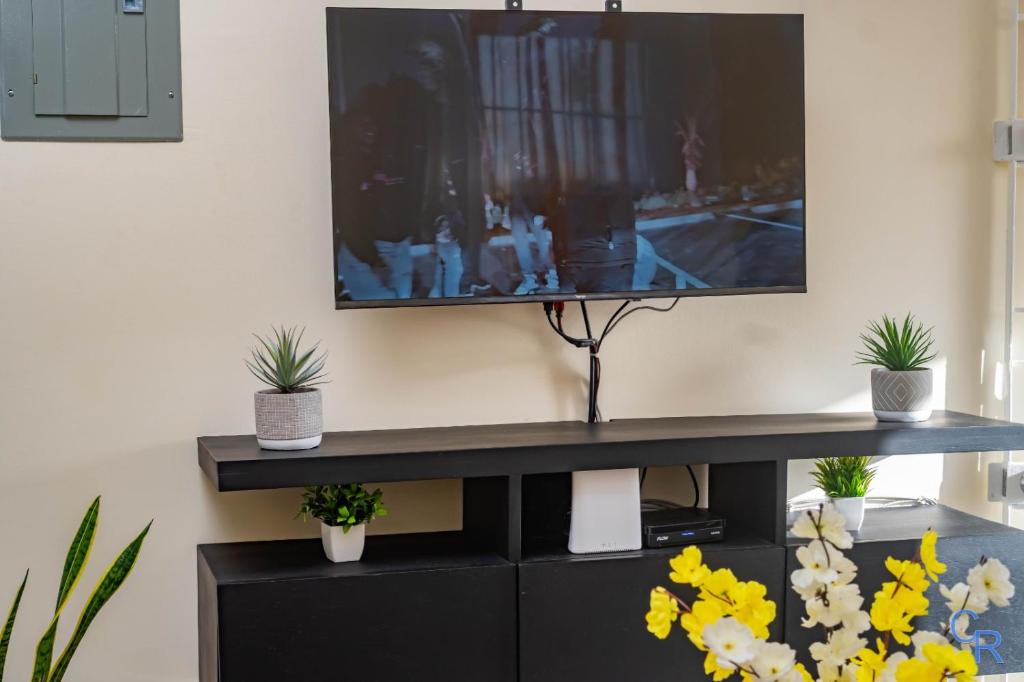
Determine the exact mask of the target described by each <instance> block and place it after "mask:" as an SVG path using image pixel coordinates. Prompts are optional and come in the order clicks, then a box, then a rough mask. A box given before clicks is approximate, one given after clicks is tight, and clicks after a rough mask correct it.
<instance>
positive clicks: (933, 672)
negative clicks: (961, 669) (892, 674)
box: [896, 658, 946, 682]
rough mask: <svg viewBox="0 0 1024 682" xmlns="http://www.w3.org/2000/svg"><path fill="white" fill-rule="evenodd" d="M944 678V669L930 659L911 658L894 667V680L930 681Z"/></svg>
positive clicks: (907, 681)
mask: <svg viewBox="0 0 1024 682" xmlns="http://www.w3.org/2000/svg"><path fill="white" fill-rule="evenodd" d="M944 679H946V670H945V668H943V667H942V666H939V665H936V664H934V663H932V662H931V661H922V660H921V659H920V658H911V659H909V660H907V661H904V662H903V663H900V664H899V666H898V667H897V668H896V682H931V681H932V680H936V681H938V680H944Z"/></svg>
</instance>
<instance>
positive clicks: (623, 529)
mask: <svg viewBox="0 0 1024 682" xmlns="http://www.w3.org/2000/svg"><path fill="white" fill-rule="evenodd" d="M640 525H641V524H640V470H639V469H610V470H606V471H574V472H573V473H572V515H571V516H570V521H569V551H570V552H572V553H573V554H593V553H595V552H624V551H627V550H634V549H640V547H641V546H642V545H643V540H642V533H641V529H640Z"/></svg>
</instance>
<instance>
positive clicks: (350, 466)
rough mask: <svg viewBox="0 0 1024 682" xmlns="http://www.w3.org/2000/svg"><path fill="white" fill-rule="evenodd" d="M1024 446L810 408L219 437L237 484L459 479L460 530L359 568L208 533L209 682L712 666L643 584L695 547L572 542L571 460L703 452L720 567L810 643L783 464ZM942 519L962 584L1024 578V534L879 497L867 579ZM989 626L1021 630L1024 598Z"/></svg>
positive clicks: (556, 676)
mask: <svg viewBox="0 0 1024 682" xmlns="http://www.w3.org/2000/svg"><path fill="white" fill-rule="evenodd" d="M1019 449H1024V425H1020V424H1011V423H1007V422H1002V421H997V420H992V419H985V418H981V417H974V416H970V415H965V414H960V413H955V412H941V411H940V412H936V413H935V415H934V417H933V418H932V419H931V420H930V421H928V422H924V423H918V424H894V423H888V424H883V423H879V422H876V421H875V419H874V418H873V417H872V416H871V415H868V414H804V415H754V416H730V417H692V418H671V419H633V420H623V421H613V422H607V423H600V424H585V423H577V422H569V423H536V424H510V425H495V426H466V427H451V428H433V429H408V430H389V431H367V432H352V433H333V434H325V435H324V441H323V444H322V445H321V447H320V448H317V449H315V450H309V451H304V452H298V453H275V452H269V451H263V450H260V449H259V448H258V447H257V445H256V440H255V437H253V436H219V437H203V438H200V439H199V463H200V466H201V467H202V468H203V471H204V472H205V473H206V475H207V476H208V477H209V478H210V480H211V481H212V483H213V484H214V486H215V487H216V488H217V489H218V490H221V491H232V490H255V489H269V488H285V487H295V486H300V485H309V484H325V483H343V482H388V481H407V480H426V479H440V478H461V479H462V480H463V530H462V531H458V532H451V533H426V534H407V535H394V536H380V537H371V538H368V539H367V548H366V553H365V555H364V558H363V560H362V561H360V562H358V563H352V564H331V563H330V562H328V561H327V560H326V559H325V558H324V557H323V553H322V550H321V548H320V545H319V541H318V540H286V541H274V542H249V543H228V544H217V545H202V546H200V547H199V548H198V560H199V567H198V570H199V651H200V679H201V680H202V682H215V681H217V682H241V681H244V682H290V681H292V680H296V681H297V680H307V679H332V680H335V679H337V680H348V679H352V680H356V679H360V680H373V681H375V682H391V681H396V682H397V681H399V680H400V681H402V682H406V681H410V680H416V681H429V680H445V681H451V682H457V681H460V680H467V681H468V680H472V681H473V682H490V681H492V680H493V681H495V682H501V681H509V682H512V681H514V680H521V681H523V682H546V681H548V680H551V681H554V680H559V681H567V680H570V681H571V680H588V682H600V681H602V680H609V681H611V680H625V679H644V680H651V681H655V682H656V681H658V680H679V679H693V680H699V679H703V672H702V665H701V663H702V658H701V657H700V655H699V654H698V652H696V651H695V650H694V649H693V647H692V646H691V645H690V644H689V643H688V642H687V641H685V638H684V637H682V636H679V637H672V638H670V639H669V640H668V641H664V642H662V641H658V640H656V639H654V638H653V637H652V636H651V635H649V634H648V633H647V632H646V630H645V628H644V620H643V616H644V613H645V612H646V609H647V595H648V592H649V590H650V588H651V587H653V586H654V585H657V584H660V583H664V582H665V581H666V580H667V572H668V564H667V561H668V559H669V558H670V557H672V556H674V555H675V554H676V553H677V552H678V551H679V548H677V547H666V548H658V549H643V550H639V551H634V552H620V553H615V554H595V555H586V556H579V555H572V554H569V552H568V551H567V549H566V547H565V544H564V538H563V537H562V535H561V529H562V528H563V527H564V516H565V513H566V511H567V509H568V502H569V500H568V494H569V490H568V484H567V480H566V478H567V476H566V475H567V473H568V472H571V471H581V470H598V469H612V468H624V467H643V466H653V467H657V466H675V465H682V464H697V463H706V464H708V465H709V491H708V492H709V495H708V501H709V507H710V509H711V510H712V511H714V512H715V513H717V514H718V515H720V516H722V517H723V518H724V519H725V520H726V521H727V523H728V529H729V531H728V535H727V537H726V539H725V540H724V541H723V542H717V543H713V544H709V545H705V546H704V551H705V555H706V558H707V561H708V562H709V563H710V564H712V565H718V566H729V567H730V568H732V569H733V570H734V571H735V572H736V573H737V574H738V575H741V576H743V577H744V578H747V579H756V580H760V581H762V582H764V583H765V584H766V585H768V586H769V596H770V597H771V598H773V599H775V600H776V601H777V602H778V603H779V617H778V618H777V620H776V623H775V625H774V628H775V629H774V633H773V634H774V635H775V636H777V637H781V638H785V639H786V640H788V641H791V642H793V643H802V642H804V641H806V637H807V636H808V633H807V632H806V631H804V630H803V628H801V627H800V626H799V620H800V604H799V603H798V601H796V600H795V595H793V594H792V593H791V591H790V590H788V589H787V576H788V574H789V572H790V571H791V570H792V564H793V562H794V561H795V557H794V546H793V543H792V542H790V541H789V540H787V537H786V529H785V500H786V463H787V461H788V460H790V459H809V458H814V457H819V456H825V455H859V454H877V455H904V454H914V453H972V452H979V451H999V450H1019ZM927 527H932V528H934V529H935V530H936V531H937V532H938V533H939V536H940V546H939V551H940V554H941V556H942V557H943V558H944V559H945V560H946V561H947V562H948V563H949V564H950V571H951V574H950V575H951V576H953V577H954V579H962V578H963V575H961V574H962V573H964V572H965V571H966V569H967V567H969V566H970V565H973V563H975V562H976V561H977V560H978V558H979V557H980V556H981V554H987V555H990V556H998V557H1000V558H1001V559H1003V560H1004V561H1005V562H1006V563H1007V564H1008V565H1009V566H1010V569H1011V571H1013V573H1014V575H1015V576H1020V575H1024V532H1022V531H1019V530H1015V529H1012V528H1008V527H1005V526H1002V525H1000V524H996V523H992V522H989V521H986V520H983V519H980V518H977V517H974V516H970V515H968V514H964V513H962V512H958V511H956V510H953V509H950V508H947V507H943V506H932V507H918V508H913V509H894V510H878V511H869V513H868V516H867V521H866V523H865V527H864V529H863V531H862V532H861V533H860V534H859V537H858V544H857V545H856V547H855V548H854V550H853V556H854V558H855V559H856V560H857V561H858V562H859V563H860V565H861V568H862V574H861V576H862V587H863V589H864V591H865V592H867V593H872V592H873V591H874V590H875V589H877V584H880V583H881V580H882V575H881V570H882V561H883V560H884V558H885V556H886V555H887V554H890V553H891V554H896V555H903V554H912V553H913V549H912V548H913V546H914V544H915V543H916V541H917V539H918V538H919V536H920V534H921V532H922V531H923V530H924V529H925V528H927ZM876 583H877V584H876ZM933 611H935V613H936V614H938V613H939V612H940V609H934V610H933ZM936 617H937V615H936ZM986 618H987V620H986V625H985V627H987V628H991V629H997V630H1001V631H1002V632H1004V633H1019V632H1024V611H1022V610H1021V609H1014V608H1011V609H1002V610H999V611H998V612H992V613H991V614H986ZM1000 652H1001V653H1002V655H1003V657H1004V659H1005V660H1006V665H1005V666H1002V667H997V666H993V665H992V664H987V665H988V666H989V667H988V668H986V669H983V672H985V673H986V674H996V673H1004V672H1005V673H1010V672H1015V671H1021V670H1024V642H1021V641H1020V638H1019V637H1017V636H1006V637H1004V646H1003V648H1001V650H1000Z"/></svg>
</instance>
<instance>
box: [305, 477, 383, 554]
mask: <svg viewBox="0 0 1024 682" xmlns="http://www.w3.org/2000/svg"><path fill="white" fill-rule="evenodd" d="M383 497H384V493H382V492H381V491H380V490H379V489H378V490H374V491H373V492H372V493H371V492H367V490H366V488H364V487H363V486H361V485H359V484H358V483H348V484H345V485H316V486H310V487H308V488H306V491H305V492H304V493H303V495H302V506H301V507H300V508H299V514H300V515H301V516H302V518H303V520H307V521H308V520H309V518H310V517H312V518H315V519H319V520H320V538H321V539H322V540H323V543H324V553H325V554H326V555H327V558H328V559H330V560H331V561H333V562H334V563H340V562H343V561H359V559H360V558H361V557H362V556H363V546H364V544H365V542H366V524H368V523H370V522H371V521H373V520H374V519H375V518H377V517H379V516H387V515H388V510H387V508H385V507H384V503H383V502H382V498H383Z"/></svg>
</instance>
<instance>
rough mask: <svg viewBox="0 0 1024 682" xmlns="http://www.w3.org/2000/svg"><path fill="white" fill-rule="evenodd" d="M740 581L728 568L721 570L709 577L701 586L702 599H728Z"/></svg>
mask: <svg viewBox="0 0 1024 682" xmlns="http://www.w3.org/2000/svg"><path fill="white" fill-rule="evenodd" d="M738 582H739V581H738V580H737V579H736V576H735V575H734V574H733V572H732V571H730V570H729V569H728V568H720V569H718V570H717V571H714V572H712V573H711V575H709V576H707V577H706V578H705V579H704V580H703V581H702V582H701V584H700V597H701V599H728V594H729V592H730V591H731V590H733V589H735V587H736V584H737V583H738Z"/></svg>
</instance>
